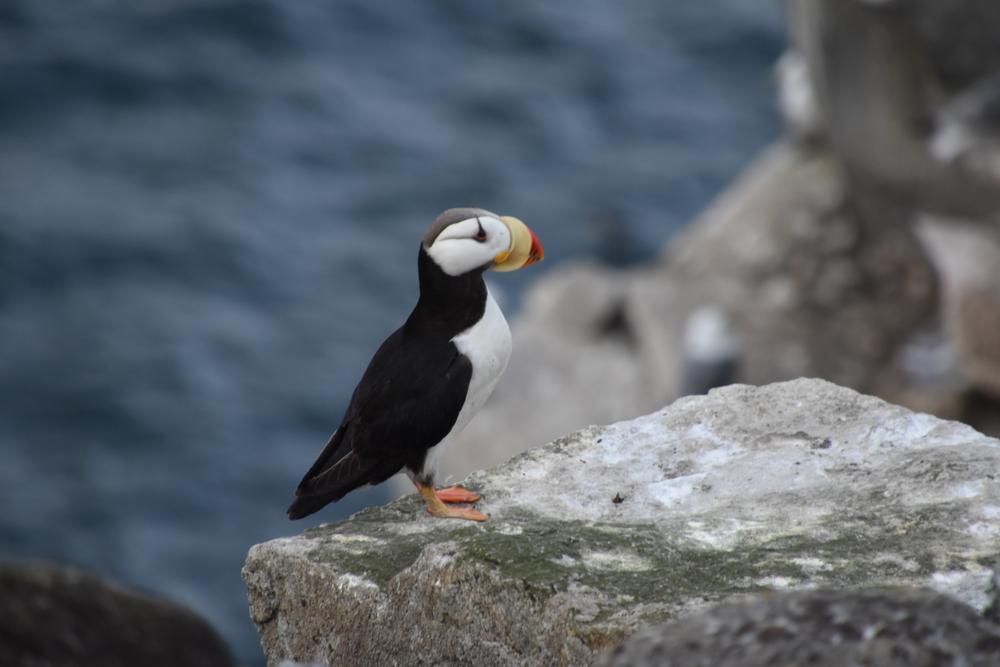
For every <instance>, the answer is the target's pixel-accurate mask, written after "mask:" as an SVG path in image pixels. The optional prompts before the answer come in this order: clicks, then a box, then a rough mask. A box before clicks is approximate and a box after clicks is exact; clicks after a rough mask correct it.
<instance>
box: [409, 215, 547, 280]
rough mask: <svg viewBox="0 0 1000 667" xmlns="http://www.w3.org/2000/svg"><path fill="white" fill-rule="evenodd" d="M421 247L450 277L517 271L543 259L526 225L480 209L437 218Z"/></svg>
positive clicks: (535, 240) (531, 232)
mask: <svg viewBox="0 0 1000 667" xmlns="http://www.w3.org/2000/svg"><path fill="white" fill-rule="evenodd" d="M423 247H424V250H426V251H427V254H428V255H429V256H430V258H431V259H432V260H434V262H435V263H436V264H437V265H438V266H440V267H441V270H442V271H444V272H445V273H447V274H448V275H450V276H460V275H462V274H464V273H469V272H470V271H476V270H480V271H481V270H484V269H489V268H493V269H495V270H497V271H517V270H518V269H522V268H524V267H526V266H528V265H529V264H534V263H535V262H540V261H542V259H543V258H544V257H545V250H544V249H543V248H542V244H541V243H540V242H539V240H538V237H537V236H535V233H534V232H533V231H531V230H530V229H528V226H527V225H525V224H524V223H523V222H521V221H520V220H518V219H517V218H512V217H510V216H506V215H497V214H495V213H490V212H489V211H484V210H483V209H481V208H450V209H448V210H447V211H445V212H444V213H442V214H441V215H439V216H438V217H437V220H435V221H434V223H433V224H432V225H431V226H430V229H428V230H427V234H425V235H424V240H423Z"/></svg>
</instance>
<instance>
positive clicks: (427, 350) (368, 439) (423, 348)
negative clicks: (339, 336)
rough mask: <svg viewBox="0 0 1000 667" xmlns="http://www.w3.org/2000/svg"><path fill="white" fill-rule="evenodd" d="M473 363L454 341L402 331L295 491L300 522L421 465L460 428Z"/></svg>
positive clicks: (293, 513)
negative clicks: (356, 491)
mask: <svg viewBox="0 0 1000 667" xmlns="http://www.w3.org/2000/svg"><path fill="white" fill-rule="evenodd" d="M471 378H472V364H471V363H470V362H469V360H468V359H467V358H466V357H465V356H464V355H462V354H461V353H459V351H458V349H457V348H456V347H455V346H454V344H452V343H451V341H448V340H442V339H436V338H430V337H426V336H414V335H407V334H406V333H404V330H403V329H399V330H397V331H396V332H395V333H394V334H392V335H391V336H390V337H389V338H388V339H387V340H386V341H385V342H384V343H382V346H381V347H380V348H379V350H378V352H376V353H375V356H374V357H373V358H372V360H371V362H370V363H369V364H368V369H367V370H366V371H365V374H364V376H363V377H362V378H361V382H360V383H359V384H358V386H357V388H356V389H355V390H354V395H353V396H352V397H351V403H350V405H349V406H348V408H347V412H346V413H345V414H344V419H343V421H342V422H341V424H340V427H339V428H337V430H336V431H335V432H334V434H333V435H332V436H331V437H330V440H329V441H328V442H327V444H326V447H325V448H324V449H323V452H322V453H321V454H320V455H319V458H318V459H316V462H315V463H313V465H312V467H311V468H310V469H309V472H307V473H306V475H305V477H303V478H302V481H301V482H300V483H299V486H298V488H297V489H296V490H295V495H296V500H295V502H294V503H292V506H291V507H289V508H288V515H289V517H290V518H292V519H298V518H301V517H304V516H307V515H309V514H312V513H313V512H315V511H317V510H318V509H320V508H321V507H323V506H324V505H326V504H327V503H330V502H333V501H334V500H339V499H341V498H342V497H344V496H345V495H346V494H347V493H349V492H350V491H352V490H354V489H356V488H358V487H359V486H363V485H365V484H378V483H379V482H382V481H385V480H386V479H388V478H389V477H391V476H392V475H394V474H396V473H397V472H399V471H400V470H401V469H402V468H403V467H404V466H408V467H410V468H411V469H413V470H420V468H421V466H422V464H423V460H424V457H425V455H426V453H427V450H428V449H430V448H431V447H433V446H434V445H436V444H438V443H439V442H441V440H442V439H444V437H445V436H446V435H448V432H449V431H450V430H451V428H452V427H453V426H454V425H455V420H456V419H457V418H458V413H459V411H460V410H461V409H462V405H463V404H464V403H465V397H466V393H467V392H468V388H469V380H470V379H471Z"/></svg>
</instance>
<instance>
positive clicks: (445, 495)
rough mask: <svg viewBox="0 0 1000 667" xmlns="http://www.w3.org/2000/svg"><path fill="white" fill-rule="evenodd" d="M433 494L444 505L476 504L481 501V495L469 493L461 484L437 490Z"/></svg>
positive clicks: (473, 492)
mask: <svg viewBox="0 0 1000 667" xmlns="http://www.w3.org/2000/svg"><path fill="white" fill-rule="evenodd" d="M435 493H437V497H438V498H439V499H440V500H441V501H442V502H446V503H478V502H479V501H480V500H482V499H483V497H482V496H481V495H479V494H478V493H476V492H475V491H469V490H468V489H467V488H465V487H464V486H462V485H461V484H456V485H455V486H449V487H447V488H444V489H438V490H437V491H435Z"/></svg>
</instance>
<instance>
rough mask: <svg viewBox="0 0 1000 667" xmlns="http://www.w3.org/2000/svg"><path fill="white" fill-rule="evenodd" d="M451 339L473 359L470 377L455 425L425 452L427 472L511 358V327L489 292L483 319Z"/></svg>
mask: <svg viewBox="0 0 1000 667" xmlns="http://www.w3.org/2000/svg"><path fill="white" fill-rule="evenodd" d="M451 341H452V342H453V343H454V344H455V347H457V348H458V351H459V352H461V353H462V354H464V355H465V356H466V357H468V359H469V361H471V362H472V379H471V380H470V381H469V391H468V393H467V394H466V397H465V404H464V405H463V406H462V409H461V411H460V412H459V413H458V419H456V420H455V425H454V426H453V427H452V429H451V431H450V432H449V433H448V435H447V436H446V437H445V439H444V440H442V441H441V442H440V443H438V445H437V446H435V447H433V448H432V449H431V450H430V451H429V452H427V460H426V461H425V462H424V470H425V471H426V472H427V473H433V472H434V470H436V469H437V461H438V459H439V458H440V456H441V454H442V453H443V452H444V451H445V450H446V449H447V448H448V445H449V444H451V441H452V440H453V439H454V437H455V436H456V435H458V434H459V433H460V432H461V431H462V429H463V428H465V426H466V424H468V423H469V421H470V420H471V419H472V418H473V416H475V414H476V413H477V412H479V409H480V408H482V407H483V404H484V403H485V402H486V399H488V398H489V397H490V394H492V393H493V389H494V387H496V386H497V382H499V380H500V376H501V375H503V372H504V370H506V368H507V362H508V361H509V360H510V350H511V341H510V327H508V326H507V320H506V319H505V318H504V316H503V313H502V312H501V311H500V306H498V305H497V302H496V301H494V300H493V295H491V294H490V293H489V291H487V293H486V309H485V311H484V312H483V317H482V319H480V320H479V321H478V322H476V323H475V324H474V325H472V326H471V327H469V328H468V329H466V330H465V331H463V332H462V333H460V334H458V335H457V336H455V337H454V338H452V339H451Z"/></svg>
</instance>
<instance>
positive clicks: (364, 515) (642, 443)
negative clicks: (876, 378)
mask: <svg viewBox="0 0 1000 667" xmlns="http://www.w3.org/2000/svg"><path fill="white" fill-rule="evenodd" d="M467 485H468V486H470V487H471V488H473V489H475V490H477V491H479V492H480V493H482V494H483V496H484V500H483V502H481V503H480V509H481V510H483V511H484V512H486V513H487V514H488V515H489V516H490V520H489V521H488V522H486V523H484V524H475V525H474V524H469V523H465V522H453V521H443V520H438V519H432V518H430V517H428V516H426V515H425V513H424V510H423V507H422V505H421V504H420V502H419V501H418V499H417V498H416V497H415V496H410V497H407V498H404V499H402V500H400V501H397V502H395V503H392V504H390V505H388V506H385V507H381V508H375V509H370V510H366V511H364V512H361V513H359V514H357V515H355V516H354V517H352V518H351V519H349V520H348V521H345V522H343V523H339V524H335V525H323V526H320V527H318V528H313V529H310V530H307V531H306V532H305V533H303V534H302V535H299V536H296V537H290V538H284V539H277V540H273V541H271V542H267V543H264V544H260V545H256V546H254V547H253V548H252V549H251V550H250V553H249V555H248V557H247V563H246V567H245V568H244V571H243V575H244V578H245V580H246V583H247V586H248V589H249V599H250V612H251V616H252V618H253V620H254V621H255V622H256V623H257V625H258V627H259V629H260V633H261V640H262V644H263V647H264V653H265V654H266V656H267V659H268V662H269V664H271V665H277V664H279V663H280V662H281V661H283V660H295V661H300V662H307V663H308V662H321V663H323V662H325V663H329V664H331V665H340V664H351V665H418V664H424V665H459V664H477V665H482V666H487V665H586V664H592V663H593V662H594V661H595V660H597V659H598V658H599V656H600V655H601V654H603V653H604V652H606V651H607V650H609V649H611V648H612V647H614V646H616V645H618V644H619V643H620V642H621V641H622V640H623V639H624V638H626V637H627V636H629V635H631V634H633V633H634V632H636V631H637V630H639V629H640V628H643V627H645V626H648V625H651V624H655V623H661V622H664V621H667V620H670V619H674V618H680V617H684V616H688V615H690V614H692V613H694V612H697V611H699V610H701V609H702V608H704V607H705V606H706V605H709V604H711V603H713V602H716V601H720V600H724V599H726V598H729V597H731V596H733V595H739V594H746V593H754V592H760V591H768V590H784V589H796V588H803V587H826V588H846V589H863V588H867V587H871V586H902V587H910V586H918V587H930V588H932V589H936V590H937V591H939V592H942V593H946V594H948V595H950V596H952V597H954V598H955V599H957V600H958V601H961V602H962V603H965V604H966V605H969V606H970V607H972V608H973V609H974V610H976V611H977V612H981V611H983V610H985V609H986V608H987V607H989V606H990V604H991V603H993V602H994V600H993V592H992V590H991V584H992V579H993V572H994V570H993V567H994V565H995V564H996V562H997V561H998V559H1000V521H998V519H1000V441H997V440H993V439H990V438H987V437H985V436H983V435H981V434H979V433H977V432H976V431H975V430H973V429H972V428H970V427H968V426H965V425H962V424H959V423H955V422H947V421H942V420H939V419H936V418H933V417H930V416H928V415H924V414H914V413H912V412H909V411H907V410H905V409H903V408H899V407H896V406H893V405H890V404H888V403H885V402H883V401H881V400H879V399H876V398H872V397H868V396H863V395H861V394H858V393H855V392H853V391H851V390H848V389H844V388H841V387H838V386H836V385H833V384H831V383H828V382H824V381H819V380H796V381H792V382H786V383H781V384H774V385H768V386H764V387H760V388H755V387H750V386H743V385H736V386H731V387H726V388H722V389H719V390H715V391H713V392H711V393H710V394H709V395H707V396H699V397H690V398H684V399H681V400H679V401H677V402H675V403H674V404H673V405H671V406H670V407H668V408H666V409H663V410H661V411H659V412H656V413H653V414H651V415H648V416H645V417H641V418H639V419H636V420H633V421H629V422H621V423H618V424H613V425H610V426H606V427H590V428H587V429H584V430H582V431H579V432H577V433H574V434H573V435H570V436H568V437H565V438H561V439H559V440H556V441H554V442H552V443H550V444H548V445H546V446H544V447H541V448H538V449H535V450H532V451H530V452H527V453H525V454H523V455H521V456H519V457H517V458H515V459H513V460H511V461H510V462H509V463H507V464H505V465H503V466H501V467H500V468H497V469H495V470H492V471H488V472H481V473H476V474H474V475H472V476H471V477H470V478H469V479H468V480H467Z"/></svg>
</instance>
